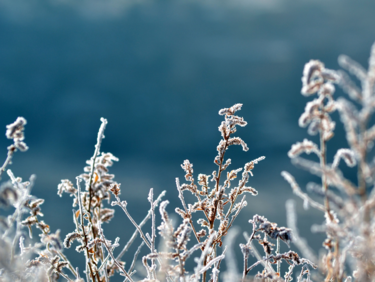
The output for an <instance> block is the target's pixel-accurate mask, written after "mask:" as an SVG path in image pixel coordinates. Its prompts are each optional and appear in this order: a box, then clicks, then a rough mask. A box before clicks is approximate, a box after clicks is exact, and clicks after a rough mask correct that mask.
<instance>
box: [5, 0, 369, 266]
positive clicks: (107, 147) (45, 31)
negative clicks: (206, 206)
mask: <svg viewBox="0 0 375 282" xmlns="http://www.w3.org/2000/svg"><path fill="white" fill-rule="evenodd" d="M374 15H375V2H374V1H355V2H354V1H349V0H324V1H323V0H315V1H308V0H304V1H292V0H262V1H257V0H247V1H246V0H231V1H224V0H217V1H208V0H207V1H194V0H159V1H151V0H144V1H131V0H127V1H126V0H108V1H103V0H90V1H88V0H87V1H86V0H79V1H77V0H76V1H73V0H43V1H42V0H30V1H21V0H1V1H0V121H1V124H0V126H3V128H4V130H5V125H7V124H9V123H11V122H13V121H14V120H15V119H16V118H17V116H23V117H25V118H26V119H27V121H28V124H27V125H26V133H25V134H26V140H25V141H26V143H27V144H28V146H29V147H30V149H29V151H27V152H26V153H17V154H16V155H15V157H14V161H13V163H14V164H13V165H12V166H11V167H10V168H11V169H12V170H13V172H14V173H15V174H16V175H17V176H21V177H23V178H24V179H27V178H29V176H30V175H31V174H36V175H37V181H36V185H35V187H34V188H33V193H34V194H35V195H37V196H38V197H42V198H45V199H46V202H45V204H44V205H43V207H42V209H43V211H44V213H45V221H46V222H47V223H48V224H50V225H51V229H52V230H56V229H58V228H60V229H61V233H62V237H63V238H64V237H65V234H67V233H68V232H71V231H72V230H73V229H74V224H73V222H72V207H71V198H70V197H68V196H67V195H64V196H63V198H59V197H58V196H57V194H56V192H57V185H58V184H59V183H60V180H61V179H70V180H71V181H72V182H75V176H77V175H79V174H80V173H82V172H83V167H84V165H85V161H86V160H87V159H89V158H90V157H91V156H92V154H93V151H94V145H95V142H96V135H97V130H98V128H99V126H100V121H99V119H100V117H105V118H107V119H108V122H109V124H108V126H107V129H106V132H105V136H106V138H105V139H104V141H103V145H102V151H105V152H107V151H109V152H112V153H113V154H114V155H115V156H117V157H119V159H120V161H119V162H118V163H116V164H115V165H114V167H113V168H112V169H111V172H112V173H115V175H116V179H117V181H118V182H120V183H122V186H121V187H122V198H123V199H125V200H127V201H128V203H129V210H130V212H131V213H132V214H133V216H134V218H135V219H136V220H137V221H138V222H139V221H140V220H141V219H142V218H143V217H144V215H145V214H146V211H147V209H148V202H147V199H146V198H147V194H148V190H149V188H151V187H153V188H154V189H155V191H156V193H157V194H158V193H160V192H161V191H162V190H167V198H168V199H169V200H170V202H171V203H170V205H169V212H170V213H172V212H173V210H174V208H175V207H176V206H180V203H179V201H178V198H177V191H176V188H175V177H180V179H181V181H182V180H183V179H182V178H183V175H184V174H183V171H182V169H181V167H180V164H181V163H182V162H183V160H185V159H189V160H190V161H191V162H192V163H193V164H194V169H195V172H196V176H197V175H198V173H205V174H210V173H211V172H212V171H213V170H214V169H216V165H214V163H213V159H214V157H215V156H216V146H217V144H218V142H219V140H220V133H219V132H218V130H217V128H218V126H219V124H220V122H221V120H222V117H220V116H219V115H218V111H219V109H221V108H224V107H230V106H232V105H233V104H235V103H243V104H244V106H243V108H242V111H240V112H239V115H240V116H243V117H244V118H245V120H246V121H248V126H247V127H245V128H240V129H239V130H238V135H239V136H241V137H242V138H243V139H244V140H245V142H247V144H248V145H249V148H250V150H249V151H248V152H246V153H245V152H242V151H241V148H240V147H236V148H231V149H230V150H229V152H228V157H230V158H231V159H232V163H233V165H232V168H237V167H241V166H243V164H245V163H246V162H248V161H250V160H252V159H254V158H257V157H259V156H262V155H264V156H266V160H264V161H262V162H261V163H259V164H258V165H257V166H256V168H255V170H254V174H255V176H254V177H253V178H252V179H251V180H250V183H249V184H250V185H251V186H252V187H254V188H256V189H258V191H259V196H257V197H255V198H254V197H253V198H251V197H249V196H248V206H247V207H246V209H245V210H244V211H243V212H242V214H241V215H240V216H239V217H238V219H237V221H236V224H237V225H240V226H241V229H242V230H243V231H248V232H250V231H251V228H250V224H249V223H247V220H248V219H250V218H252V216H253V215H254V214H255V213H258V214H261V215H265V216H266V217H267V218H268V219H269V220H270V221H273V222H278V223H279V225H285V222H286V215H285V214H286V212H285V201H286V200H287V199H289V198H295V196H294V195H293V194H292V192H291V189H290V187H289V186H288V184H287V183H286V182H285V181H284V180H283V179H282V177H281V176H280V172H281V171H282V170H288V171H290V172H291V173H292V174H294V175H295V176H296V178H297V181H299V183H301V186H302V187H303V188H304V184H305V183H306V182H307V181H311V180H317V179H316V178H314V177H312V176H310V174H309V173H306V172H303V171H301V170H299V169H296V168H294V167H293V166H292V165H291V164H290V160H289V159H288V157H287V152H288V150H289V149H290V146H291V145H292V144H293V143H295V142H297V141H301V140H302V139H303V138H305V137H307V133H306V130H305V129H301V128H299V127H298V124H297V120H298V118H299V116H300V114H301V113H302V112H303V109H304V105H305V103H306V102H307V101H308V100H309V99H307V98H305V97H302V95H300V89H301V75H302V70H303V66H304V64H305V63H306V62H308V61H309V60H310V59H319V60H321V61H323V62H325V64H326V66H327V67H328V68H332V69H337V68H338V67H339V66H338V64H337V57H338V55H340V54H347V55H349V56H350V57H352V58H353V59H355V60H357V61H358V62H360V63H361V64H362V65H364V66H365V67H367V60H368V56H369V51H370V47H371V45H372V43H373V42H374V41H375V29H374V26H375V16H374ZM337 93H338V95H341V94H340V93H341V91H337ZM334 116H335V117H336V118H337V115H334ZM337 120H338V119H337ZM337 127H338V129H337V137H336V138H335V139H333V141H331V142H330V144H329V149H328V150H330V148H332V151H331V155H330V156H332V155H333V154H334V151H333V148H337V147H338V146H346V145H345V141H343V136H344V135H343V134H342V127H341V126H340V125H339V124H338V126H337ZM9 144H10V141H9V140H7V139H6V138H5V136H4V137H3V138H1V139H0V147H1V148H3V149H2V151H1V152H0V157H1V156H2V158H3V159H5V157H6V147H7V146H8V145H9ZM330 156H329V157H330ZM6 178H7V176H4V177H3V180H5V179H6ZM297 202H298V204H297V208H298V213H299V218H298V219H299V222H298V225H299V228H300V233H301V234H302V235H303V236H304V237H307V238H308V240H309V242H310V244H311V245H312V246H313V247H314V248H315V249H316V250H317V249H319V248H320V246H321V243H322V241H321V240H322V238H323V237H322V236H317V235H314V234H312V233H311V232H310V226H311V224H313V223H321V222H322V221H323V218H322V215H321V214H320V213H319V212H315V211H313V210H309V211H305V210H303V209H302V204H301V203H300V201H299V200H297ZM129 230H131V232H133V228H132V226H131V224H130V222H129V220H128V219H127V218H126V217H125V215H124V214H122V213H121V211H120V210H118V211H117V213H116V220H113V222H111V223H110V224H109V227H108V228H107V229H105V231H106V234H107V236H108V237H109V238H111V239H114V238H115V237H116V236H120V237H121V241H120V242H122V243H125V242H126V239H127V238H129V236H130V232H129ZM145 230H147V228H145ZM240 237H241V238H240ZM240 237H239V239H238V240H239V242H240V241H242V242H243V241H244V239H242V236H240ZM73 253H74V251H73V252H71V251H70V252H68V255H70V258H71V259H72V261H73V263H76V264H77V265H80V264H79V261H82V260H83V257H81V256H80V255H78V254H74V255H73ZM129 258H130V257H129Z"/></svg>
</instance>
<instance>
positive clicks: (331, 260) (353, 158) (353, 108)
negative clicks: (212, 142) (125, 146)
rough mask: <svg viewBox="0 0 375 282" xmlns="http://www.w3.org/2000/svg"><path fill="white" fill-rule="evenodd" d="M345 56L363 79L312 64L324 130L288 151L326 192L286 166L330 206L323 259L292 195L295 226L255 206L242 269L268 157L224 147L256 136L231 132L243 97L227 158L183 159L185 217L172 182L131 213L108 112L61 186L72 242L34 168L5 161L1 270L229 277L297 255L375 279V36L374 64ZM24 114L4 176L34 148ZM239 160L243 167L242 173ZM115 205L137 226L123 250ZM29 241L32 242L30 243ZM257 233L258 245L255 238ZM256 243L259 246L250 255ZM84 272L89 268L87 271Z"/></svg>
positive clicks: (326, 275) (3, 277)
mask: <svg viewBox="0 0 375 282" xmlns="http://www.w3.org/2000/svg"><path fill="white" fill-rule="evenodd" d="M339 62H340V64H341V65H342V66H343V67H344V68H346V69H347V70H348V71H350V72H351V73H352V74H353V75H354V76H356V77H357V78H358V79H359V81H360V82H361V83H362V90H360V89H359V88H358V87H356V85H355V83H353V82H352V81H351V79H350V77H349V76H348V75H346V74H345V73H344V72H342V71H333V70H329V69H326V68H325V66H324V64H323V63H321V62H319V61H310V62H309V63H308V64H306V66H305V69H304V75H303V78H302V82H303V88H302V94H304V95H305V96H309V95H313V94H315V93H317V95H318V97H317V98H316V99H314V100H313V101H311V102H309V103H307V105H306V108H305V112H304V113H303V114H302V116H301V118H300V120H299V124H300V126H302V127H306V126H308V133H309V134H311V135H316V134H318V135H319V140H320V144H319V145H317V144H315V143H314V142H312V141H310V140H307V139H305V140H303V142H299V143H296V144H295V145H293V146H292V148H291V150H290V151H289V156H290V157H291V158H292V159H293V162H294V163H295V164H297V165H299V166H301V167H302V168H305V169H308V170H309V171H310V172H311V173H313V174H315V175H318V176H320V177H321V184H314V183H310V184H309V185H308V190H309V191H312V192H314V193H315V194H318V195H320V196H322V198H323V203H319V202H317V201H315V200H313V199H312V198H311V197H310V196H308V194H306V193H305V192H303V191H302V190H301V189H300V187H299V186H298V184H297V182H296V181H295V179H294V178H293V176H292V175H290V174H289V173H288V172H282V175H283V176H284V178H285V179H286V180H287V181H288V182H289V183H290V184H291V186H292V188H293V191H294V192H295V193H296V194H297V195H298V196H300V197H301V198H302V199H303V200H304V203H305V206H312V207H314V208H317V209H319V210H321V211H322V212H323V213H324V214H325V219H326V221H325V223H324V224H323V225H322V226H318V227H315V228H314V229H315V230H317V231H320V232H325V233H326V234H327V239H326V241H325V242H324V247H325V248H326V249H327V251H328V252H327V253H326V254H325V255H324V256H323V257H321V258H319V259H318V258H317V256H316V255H315V254H314V252H313V251H312V250H311V249H310V248H309V247H308V245H307V244H306V241H304V240H303V239H302V238H300V237H299V234H298V231H297V228H296V226H295V225H296V224H295V212H294V207H293V204H292V203H291V202H288V203H287V210H288V213H287V214H288V224H289V228H285V227H278V225H277V224H276V223H272V222H270V221H269V220H268V219H266V218H265V217H263V216H260V215H257V214H256V215H253V217H252V219H251V220H249V222H250V224H251V226H252V231H251V234H250V235H248V233H247V232H244V237H245V240H246V243H245V244H240V249H241V252H242V254H243V270H242V274H241V273H240V272H239V271H238V270H237V268H238V266H237V265H236V263H235V257H234V255H233V250H232V245H233V240H234V238H235V236H236V231H235V230H236V229H235V228H233V223H234V221H235V219H236V218H237V217H238V215H239V213H240V212H241V210H243V209H244V207H246V205H247V201H246V196H245V193H250V194H251V195H252V196H256V195H257V194H258V191H257V190H256V189H255V188H253V187H250V186H248V182H249V179H250V176H252V175H253V173H252V170H253V169H254V166H255V165H256V164H258V162H259V161H261V160H263V159H264V158H265V157H259V158H256V159H254V160H252V161H250V162H248V163H246V164H245V165H244V167H243V168H238V169H233V170H228V167H229V166H230V164H231V159H229V158H227V159H225V155H226V152H227V150H228V148H229V147H230V146H232V145H240V146H241V147H242V149H243V150H244V151H247V150H248V147H247V144H246V143H245V142H244V141H243V140H242V139H241V138H240V137H234V136H233V135H234V133H236V131H237V128H236V127H237V126H241V127H244V126H246V124H247V123H246V121H244V119H243V118H242V117H239V116H237V115H236V112H237V111H239V110H240V109H241V107H242V104H235V105H234V106H232V107H230V108H225V109H222V110H220V111H219V114H220V115H222V116H224V121H223V122H222V123H221V125H220V126H219V131H220V133H221V137H222V138H221V140H220V142H219V145H218V146H217V156H216V157H215V159H214V163H215V164H216V166H217V169H216V170H214V171H213V172H212V173H211V174H208V175H207V174H198V177H197V180H195V178H194V174H193V165H192V164H191V163H190V161H189V160H185V161H184V162H183V164H182V165H181V166H182V169H183V170H184V171H185V180H186V183H183V184H180V181H179V179H178V178H177V179H176V186H177V190H178V193H179V198H180V200H181V204H182V208H176V209H175V212H176V213H177V214H178V215H180V216H181V219H182V220H181V223H180V224H179V225H176V224H175V223H174V222H173V221H172V220H171V219H170V216H169V215H168V213H167V211H166V207H167V205H168V203H169V202H168V201H165V200H164V201H162V198H163V197H164V196H165V191H164V192H162V193H161V194H160V195H159V196H158V197H157V198H156V199H155V197H154V191H153V189H152V188H151V189H150V191H149V195H148V198H147V199H148V201H149V203H150V209H149V211H148V212H147V214H146V215H145V218H144V219H143V220H142V221H141V222H140V223H137V222H136V221H135V220H134V219H133V217H132V216H131V214H130V212H129V210H128V208H127V202H126V201H125V200H122V199H121V198H120V196H122V195H121V189H120V184H119V183H117V182H116V181H115V180H114V175H113V174H109V167H111V166H112V165H113V162H114V161H118V159H117V158H116V157H115V156H113V155H112V154H111V153H103V152H101V151H100V148H101V143H102V140H103V138H104V130H105V127H106V124H107V120H105V119H103V118H102V119H101V122H102V124H101V126H100V129H99V132H98V138H97V143H96V146H95V151H94V155H93V156H92V157H91V159H90V160H88V161H87V166H86V167H85V168H84V173H83V174H81V175H79V176H78V177H77V179H76V184H75V185H74V184H73V183H72V182H71V181H70V180H67V179H64V180H62V182H61V184H59V185H58V195H60V196H62V195H63V193H67V194H69V195H70V196H71V197H72V199H73V220H74V223H75V229H74V230H73V231H72V232H71V233H68V234H66V235H65V240H64V241H63V242H62V241H61V240H60V231H59V230H57V231H55V233H52V232H51V231H50V228H49V226H48V225H47V224H46V223H45V222H44V221H43V220H41V219H40V218H41V217H42V216H43V213H42V212H41V207H40V206H41V204H43V202H44V200H43V199H38V198H36V197H34V196H32V195H31V194H30V190H31V187H32V186H33V183H34V178H35V177H34V176H32V177H31V178H30V181H27V182H22V179H20V178H16V177H15V176H14V175H13V173H12V171H10V170H7V173H8V175H9V177H10V181H8V182H5V183H4V184H2V185H1V187H0V205H1V206H2V207H10V206H13V208H14V211H13V213H11V214H10V215H9V216H7V217H0V230H1V232H0V235H1V237H0V281H12V282H15V281H51V282H52V281H58V280H59V279H65V280H68V281H74V282H83V281H86V282H90V281H92V282H109V281H110V280H111V279H113V278H114V275H115V274H116V273H119V274H120V275H121V276H123V280H124V281H130V282H133V281H139V280H140V281H143V282H151V281H153V282H156V281H168V282H174V281H180V282H196V281H202V282H205V281H207V280H208V281H210V282H217V281H219V280H220V279H221V280H223V281H286V282H289V281H292V279H293V272H294V269H295V267H296V266H301V270H300V272H299V274H297V276H296V277H295V278H296V280H297V281H300V282H303V281H305V282H308V281H312V280H311V277H312V274H313V273H315V275H316V277H317V281H323V280H324V281H327V282H328V281H344V279H345V281H351V279H352V276H353V277H354V278H355V279H357V281H374V277H375V264H374V261H375V257H374V253H375V247H374V246H375V242H374V240H375V237H374V234H375V232H374V231H375V230H374V223H375V222H374V220H373V216H374V209H375V192H374V190H372V191H369V190H370V189H369V188H372V186H373V185H374V184H375V162H374V161H372V162H369V161H368V158H369V152H370V149H371V148H372V146H373V141H374V139H375V126H372V127H371V126H369V124H370V122H371V114H372V112H373V111H374V108H375V90H374V84H375V44H374V46H373V48H372V53H371V57H370V66H369V70H368V71H365V70H364V69H363V68H362V67H361V66H359V65H358V64H357V63H355V62H354V61H352V60H351V59H349V58H348V57H346V56H342V57H340V59H339ZM335 84H336V85H340V86H341V87H342V88H343V89H344V90H345V91H346V92H347V93H348V94H349V96H350V98H351V99H352V100H354V101H355V103H356V104H355V105H354V104H352V103H351V102H349V101H348V100H346V99H344V98H339V99H335V98H334V96H333V93H334V91H335V86H334V85H335ZM336 110H338V111H339V113H340V115H341V120H342V122H343V123H344V127H345V130H346V133H347V140H348V144H349V146H350V148H348V149H339V150H337V153H336V155H335V156H334V159H333V162H332V163H328V161H327V143H328V141H329V140H330V139H331V138H332V137H333V132H334V129H335V122H334V121H333V120H332V118H331V115H330V114H331V113H332V112H334V111H336ZM25 124H26V120H25V119H24V118H18V119H17V120H16V121H15V122H14V123H13V124H10V125H8V126H7V132H6V136H7V137H8V138H9V139H12V140H13V144H12V145H10V146H9V147H8V155H7V159H6V160H5V162H4V164H3V166H2V167H1V168H0V177H1V175H2V173H3V172H4V171H5V169H6V167H7V166H8V165H9V164H10V163H11V160H12V156H13V154H14V152H16V151H17V150H20V151H26V150H27V149H28V148H27V145H26V144H25V143H24V134H23V131H24V126H25ZM302 153H306V154H310V153H313V154H315V155H316V156H317V158H318V160H319V161H318V162H314V161H311V160H309V159H304V158H302V157H300V155H301V154H302ZM340 160H344V161H345V163H346V164H347V165H348V166H350V167H354V166H357V168H358V180H357V183H356V184H355V183H353V182H352V181H350V180H348V179H347V178H345V177H344V175H343V173H342V171H341V170H340V168H339V167H340ZM225 171H227V173H226V176H225ZM241 171H242V174H241V177H240V179H239V181H238V182H237V183H235V179H236V178H237V177H238V175H239V174H240V172H241ZM330 187H332V188H335V189H336V190H332V189H329V188H330ZM185 192H189V193H191V194H192V195H193V198H194V199H195V201H194V202H193V203H188V202H187V201H186V200H185V197H184V193H185ZM113 206H118V207H119V208H120V209H121V210H123V212H124V213H125V215H126V216H127V217H128V218H129V219H130V221H131V223H132V224H133V225H134V229H135V231H134V232H133V234H132V236H131V238H130V240H129V241H128V242H127V243H126V244H125V245H124V246H123V247H122V248H121V250H120V242H119V238H116V240H115V241H114V242H111V241H110V240H108V239H107V238H106V236H105V234H104V228H103V224H104V223H106V222H109V221H110V220H111V218H112V217H113V216H114V214H115V209H114V208H112V207H113ZM158 206H159V213H160V217H161V224H160V225H159V226H157V225H156V209H157V207H158ZM25 214H28V216H25ZM148 220H151V231H150V233H147V232H146V233H145V232H144V231H143V230H142V228H143V226H144V225H145V223H146V222H147V221H148ZM34 227H36V228H38V229H39V230H40V241H39V242H36V241H33V240H32V237H33V228H34ZM25 230H28V232H25ZM34 230H35V229H34ZM292 230H293V234H292ZM157 233H158V234H159V235H160V237H158V236H157ZM138 235H139V236H140V238H141V244H140V245H139V246H138V248H137V250H136V252H135V254H134V256H133V260H132V261H131V263H130V264H128V266H127V265H126V263H125V261H124V260H123V257H124V254H125V253H126V252H127V251H128V250H129V248H130V246H131V245H132V244H133V242H135V239H136V237H137V236H138ZM292 239H293V240H292ZM281 241H283V242H284V243H285V244H286V245H287V246H288V247H289V245H290V242H291V241H293V242H294V243H295V244H296V245H297V247H299V248H300V251H301V253H302V254H303V255H304V257H306V258H301V257H300V256H299V255H298V254H297V253H296V252H294V251H292V250H289V251H287V252H283V253H282V252H280V242H281ZM25 242H28V243H29V245H28V246H25ZM255 243H256V244H257V245H259V246H258V247H257V246H255ZM73 244H75V245H76V251H77V252H78V253H80V254H82V258H83V259H84V260H85V269H83V270H81V271H80V270H79V269H78V268H77V267H74V266H73V265H72V264H71V262H70V261H69V260H68V258H67V257H66V256H65V255H64V254H63V249H64V248H70V247H71V246H72V245H73ZM275 245H276V248H275ZM143 246H145V247H146V248H147V249H148V250H147V254H146V255H144V256H143V257H142V258H141V264H142V266H143V272H142V271H139V267H138V268H137V267H136V265H137V261H138V255H139V254H140V252H141V248H142V247H143ZM259 247H260V248H261V249H262V250H263V252H264V255H263V256H262V255H260V253H259V251H258V248H259ZM115 253H116V254H115ZM250 255H252V256H253V257H254V258H252V259H251V257H250ZM189 258H190V259H194V262H195V264H196V266H195V267H194V268H193V269H188V268H187V265H188V264H187V261H188V259H189ZM224 261H225V264H224V263H223V262H224ZM251 261H252V262H251ZM282 261H284V262H286V263H287V264H288V265H289V268H288V270H287V271H286V273H285V274H284V275H282V274H281V262H282ZM315 263H317V264H318V266H319V271H317V272H313V273H312V272H311V268H314V269H315V268H317V267H318V266H317V265H316V264H315ZM223 265H226V272H225V273H224V275H219V274H220V272H221V270H220V269H221V268H223ZM350 268H352V269H350ZM252 271H254V275H253V276H251V272H252ZM255 271H257V272H255ZM82 273H84V275H83V277H81V276H80V274H82ZM351 275H352V276H351ZM220 277H222V278H220Z"/></svg>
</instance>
